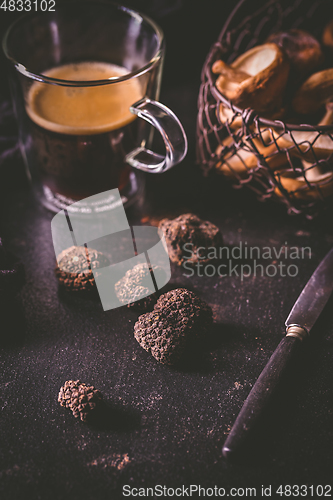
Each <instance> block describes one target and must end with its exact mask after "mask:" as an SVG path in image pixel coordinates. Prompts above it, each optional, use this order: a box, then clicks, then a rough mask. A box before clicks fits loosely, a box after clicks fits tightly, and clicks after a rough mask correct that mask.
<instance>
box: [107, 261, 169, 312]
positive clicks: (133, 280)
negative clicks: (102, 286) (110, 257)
mask: <svg viewBox="0 0 333 500" xmlns="http://www.w3.org/2000/svg"><path fill="white" fill-rule="evenodd" d="M152 273H153V274H154V277H155V280H156V275H165V272H164V270H163V269H162V268H161V267H160V266H156V265H153V266H151V267H149V266H148V264H147V263H140V264H136V265H135V266H134V267H133V269H129V270H128V271H127V272H126V274H125V276H124V277H123V278H121V279H120V280H119V281H118V282H117V283H116V284H115V291H116V295H117V297H118V300H119V301H120V302H121V303H122V304H127V307H130V308H133V309H136V310H138V311H142V312H144V311H147V310H148V309H150V308H152V306H153V305H154V304H155V302H156V300H157V298H158V294H157V293H156V292H155V288H154V286H153V282H152V278H151V274H152Z"/></svg>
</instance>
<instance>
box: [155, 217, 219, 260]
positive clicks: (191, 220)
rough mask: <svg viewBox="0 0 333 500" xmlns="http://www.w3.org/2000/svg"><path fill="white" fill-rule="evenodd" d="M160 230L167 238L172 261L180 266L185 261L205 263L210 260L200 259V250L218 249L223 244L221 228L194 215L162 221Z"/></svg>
mask: <svg viewBox="0 0 333 500" xmlns="http://www.w3.org/2000/svg"><path fill="white" fill-rule="evenodd" d="M158 230H159V233H160V234H161V233H162V234H163V235H164V237H165V241H166V244H167V248H168V254H169V257H170V259H171V261H172V262H176V263H177V264H178V265H181V264H182V263H183V262H184V260H186V261H187V262H190V263H192V264H195V263H197V262H199V261H200V262H202V263H205V262H207V261H208V259H205V258H200V257H201V255H200V251H199V250H198V249H199V248H202V247H204V248H208V247H218V246H220V245H222V243H223V238H222V235H221V233H220V230H219V228H218V227H217V226H215V225H214V224H212V223H211V222H209V221H203V220H201V219H199V217H197V216H196V215H194V214H183V215H180V216H179V217H177V218H176V219H173V220H169V219H162V220H161V222H160V223H159V226H158ZM185 244H187V246H186V248H185V247H184V245H185Z"/></svg>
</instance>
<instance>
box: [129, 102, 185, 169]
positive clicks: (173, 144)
mask: <svg viewBox="0 0 333 500" xmlns="http://www.w3.org/2000/svg"><path fill="white" fill-rule="evenodd" d="M130 111H131V113H133V114H135V115H137V116H138V117H139V118H142V119H143V120H146V121H147V122H148V123H150V124H151V125H153V126H154V127H155V128H156V129H157V130H158V131H159V133H160V134H161V136H162V139H163V141H164V145H165V150H166V151H165V156H163V155H160V154H158V153H154V151H151V150H150V149H146V148H144V147H138V148H136V149H134V150H133V151H131V152H130V153H128V154H127V155H126V157H125V160H126V162H127V163H129V165H131V166H132V167H135V168H138V169H139V170H143V171H144V172H156V173H160V172H165V171H166V170H169V168H171V167H173V166H174V165H177V163H179V162H180V161H181V160H182V159H183V158H184V157H185V155H186V153H187V138H186V134H185V131H184V128H183V126H182V124H181V123H180V121H179V120H178V118H177V116H176V115H175V114H174V113H173V112H172V111H171V109H169V108H167V107H166V106H164V104H161V103H160V102H157V101H152V100H151V99H149V98H148V97H144V98H143V99H141V100H140V101H137V102H135V103H134V104H133V105H132V106H131V107H130Z"/></svg>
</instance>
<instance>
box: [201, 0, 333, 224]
mask: <svg viewBox="0 0 333 500" xmlns="http://www.w3.org/2000/svg"><path fill="white" fill-rule="evenodd" d="M260 4H261V7H260V8H259V9H257V10H255V11H254V12H253V2H251V1H250V0H242V1H241V2H239V4H238V5H237V7H236V8H235V9H234V11H233V12H232V14H231V15H230V17H229V19H228V20H227V22H226V23H225V25H224V27H223V29H222V31H221V33H220V35H219V38H218V40H217V42H216V43H215V44H214V45H213V46H212V48H211V50H210V52H209V54H208V57H207V59H206V62H205V64H204V67H203V71H202V81H201V86H200V91H199V98H198V118H197V160H198V162H199V164H200V165H201V168H202V170H203V172H204V174H205V175H208V174H209V173H211V172H217V173H220V174H222V175H224V176H225V178H227V179H228V180H230V181H231V183H232V184H233V186H234V187H236V188H239V187H242V186H247V187H248V188H250V189H251V190H253V191H254V192H255V193H256V194H257V197H258V199H259V200H260V201H264V200H267V199H273V200H277V201H280V202H282V203H285V204H286V205H287V209H288V213H290V214H299V213H303V214H305V215H306V216H307V217H308V218H312V217H314V216H315V215H317V214H318V213H319V212H320V211H321V210H322V209H323V208H325V207H327V206H329V204H330V203H331V202H332V198H333V124H332V123H333V119H332V120H331V121H329V122H328V123H329V125H327V124H325V123H326V122H325V120H320V116H321V114H319V113H317V114H315V115H314V116H313V117H311V121H309V122H306V123H302V122H300V121H299V118H298V120H297V121H296V120H295V121H294V122H289V120H288V113H287V115H286V118H285V117H284V116H283V118H280V117H279V118H275V117H274V116H269V117H267V116H266V117H265V116H263V114H260V113H257V112H256V111H255V110H254V109H251V108H246V109H241V108H240V107H237V106H236V105H234V104H233V101H232V100H230V99H228V98H227V97H226V96H225V95H223V93H222V92H221V91H220V90H218V88H217V85H216V82H217V78H218V75H217V74H216V72H214V71H213V66H214V64H215V65H216V64H218V63H217V61H221V60H222V61H223V62H225V63H227V64H228V65H230V64H232V62H233V61H235V59H236V58H238V57H239V56H240V55H241V54H244V53H245V52H246V51H248V50H249V49H251V48H253V47H255V46H258V45H260V44H264V43H265V42H266V40H267V38H268V37H269V36H270V35H272V34H274V33H278V32H284V31H286V30H290V29H292V28H294V29H301V30H306V31H307V32H309V33H311V34H312V35H313V36H314V37H316V39H317V40H319V41H320V40H321V37H322V32H323V28H324V26H325V25H326V23H327V21H328V17H327V16H328V13H329V12H330V8H329V7H330V0H321V1H317V2H316V1H315V2H313V1H309V0H297V1H294V2H292V1H290V0H269V1H268V2H265V0H261V1H260V2H259V3H258V2H256V3H255V5H256V6H258V5H260ZM251 10H252V12H251ZM249 12H251V13H250V14H249ZM327 61H328V62H327ZM331 61H332V62H331V64H330V62H329V57H327V55H326V62H325V64H326V66H325V65H322V66H321V68H320V70H322V69H323V68H327V67H330V66H332V67H333V54H331ZM307 77H308V75H307ZM332 98H333V95H332ZM284 99H285V101H286V102H287V101H288V96H287V97H284ZM328 100H329V99H328ZM332 101H333V99H332ZM284 104H285V103H284ZM286 106H287V105H286ZM320 113H323V110H321V111H320ZM325 113H326V114H329V113H331V114H332V116H333V105H332V104H330V103H329V104H326V108H325ZM307 118H308V116H306V119H307ZM284 120H286V121H284ZM303 120H304V118H303ZM323 123H324V124H323ZM331 124H332V125H331Z"/></svg>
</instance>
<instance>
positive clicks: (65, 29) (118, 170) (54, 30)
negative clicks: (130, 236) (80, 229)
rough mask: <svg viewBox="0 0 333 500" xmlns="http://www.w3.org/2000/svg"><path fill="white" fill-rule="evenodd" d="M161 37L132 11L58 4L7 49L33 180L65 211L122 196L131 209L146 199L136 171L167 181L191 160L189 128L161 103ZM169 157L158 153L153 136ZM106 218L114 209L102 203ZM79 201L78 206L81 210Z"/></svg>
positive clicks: (19, 26) (18, 30) (20, 25)
mask: <svg viewBox="0 0 333 500" xmlns="http://www.w3.org/2000/svg"><path fill="white" fill-rule="evenodd" d="M164 47H165V44H164V38H163V33H162V31H161V29H160V28H159V27H158V26H157V25H156V24H155V22H153V21H152V20H151V19H149V18H148V17H146V16H144V15H142V14H139V13H138V12H135V11H133V10H131V9H128V8H127V7H123V6H120V5H117V4H113V3H103V2H96V1H82V2H81V1H80V2H66V3H62V4H61V3H59V2H56V5H55V7H54V11H49V12H31V13H29V14H27V15H24V16H23V17H21V18H20V19H18V20H17V21H16V22H14V23H13V24H12V25H11V26H10V28H9V29H8V31H7V33H6V34H5V37H4V40H3V49H4V52H5V55H6V57H7V58H8V60H9V61H10V82H11V89H12V96H13V104H14V109H15V113H16V116H17V121H18V125H19V142H20V149H21V152H22V156H23V158H24V161H25V164H26V169H27V174H28V176H29V178H31V179H32V181H33V185H34V189H35V190H36V192H37V196H38V198H39V199H40V200H41V201H42V203H43V204H44V205H45V206H46V207H47V208H49V209H51V210H52V211H55V212H58V211H59V210H62V209H64V208H67V207H69V206H70V205H71V204H73V203H74V202H76V207H77V206H79V207H81V208H80V210H82V213H84V212H85V210H86V209H87V208H86V207H85V202H84V199H85V198H88V197H90V196H92V195H95V194H97V193H102V192H104V191H105V192H107V191H110V190H112V189H114V188H118V189H119V191H120V194H121V197H122V201H123V204H124V205H125V207H126V206H129V205H130V204H131V203H132V202H133V201H134V200H135V199H137V197H138V196H139V195H141V194H142V191H141V189H142V181H139V179H138V175H137V170H143V171H145V172H156V173H161V172H164V171H166V170H168V169H169V168H171V167H173V166H174V165H176V164H177V163H179V162H180V161H181V160H182V159H183V158H184V156H185V155H186V152H187V139H186V135H185V132H184V129H183V127H182V125H181V123H180V121H179V120H178V118H177V117H176V116H175V114H174V113H173V112H172V111H171V110H170V109H169V108H167V107H166V106H164V105H163V104H161V103H159V102H158V101H157V100H158V98H159V93H160V86H161V76H162V67H163V58H164V50H165V49H164ZM156 129H157V131H158V132H159V134H160V135H161V137H162V139H163V143H164V146H165V152H164V153H163V154H160V153H156V152H154V151H152V150H151V147H152V146H151V143H152V135H153V131H154V130H156ZM101 200H102V201H101V202H100V210H101V211H103V210H104V211H107V210H108V208H109V207H112V200H110V199H108V195H107V194H106V196H105V199H104V200H103V197H102V198H101ZM78 201H79V203H77V202H78Z"/></svg>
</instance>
